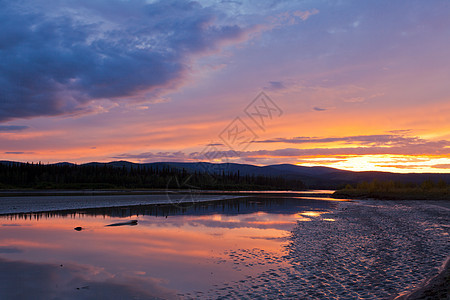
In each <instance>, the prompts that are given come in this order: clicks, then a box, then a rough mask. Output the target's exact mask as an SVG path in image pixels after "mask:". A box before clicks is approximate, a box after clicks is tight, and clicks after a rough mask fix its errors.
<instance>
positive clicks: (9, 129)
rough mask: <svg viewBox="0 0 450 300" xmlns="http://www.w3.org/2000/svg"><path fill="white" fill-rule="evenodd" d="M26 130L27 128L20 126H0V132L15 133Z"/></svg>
mask: <svg viewBox="0 0 450 300" xmlns="http://www.w3.org/2000/svg"><path fill="white" fill-rule="evenodd" d="M0 105H1V104H0ZM28 128H29V127H28V126H20V125H0V132H16V131H23V130H26V129H28Z"/></svg>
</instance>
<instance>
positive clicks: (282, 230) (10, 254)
mask: <svg viewBox="0 0 450 300" xmlns="http://www.w3.org/2000/svg"><path fill="white" fill-rule="evenodd" d="M335 205H336V204H335V202H333V201H325V200H319V199H307V198H282V197H247V198H241V199H233V200H229V201H214V202H205V203H198V204H197V205H195V206H188V207H182V206H173V205H167V206H163V205H159V206H135V207H126V208H115V209H90V210H84V211H66V212H58V213H40V214H15V215H3V216H0V224H1V228H0V230H1V231H0V266H1V267H0V273H1V275H0V276H1V277H0V279H1V280H0V282H3V283H0V287H1V289H2V290H3V292H5V293H6V295H10V296H15V297H29V298H33V299H39V298H42V299H49V298H51V297H54V298H58V297H63V298H92V299H94V298H96V297H109V298H121V297H126V298H133V297H134V298H136V299H145V298H150V297H151V296H157V297H161V298H176V297H177V296H180V295H183V296H185V297H195V296H202V295H205V293H207V292H208V291H210V290H214V289H221V288H224V287H226V286H227V284H228V283H231V282H239V280H244V279H246V278H249V276H256V275H257V274H259V273H261V272H264V271H267V270H268V269H270V268H277V267H280V266H278V265H277V264H278V263H279V264H282V260H279V259H277V258H280V257H282V256H283V255H284V254H285V251H286V250H285V246H286V243H287V237H289V235H290V231H291V230H292V229H293V228H294V226H295V224H296V223H297V221H305V222H307V221H308V220H309V216H316V215H320V214H322V213H325V212H328V211H330V210H331V209H333V208H334V207H335ZM131 220H137V221H138V223H137V225H124V226H106V225H110V224H115V223H123V222H127V221H131ZM330 221H332V220H330ZM75 227H82V230H81V231H76V230H74V228H75ZM11 274H14V275H11ZM5 280H6V282H5Z"/></svg>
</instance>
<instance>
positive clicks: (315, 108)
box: [313, 106, 327, 111]
mask: <svg viewBox="0 0 450 300" xmlns="http://www.w3.org/2000/svg"><path fill="white" fill-rule="evenodd" d="M313 109H314V110H315V111H325V110H327V109H326V108H320V107H317V106H315V107H314V108H313Z"/></svg>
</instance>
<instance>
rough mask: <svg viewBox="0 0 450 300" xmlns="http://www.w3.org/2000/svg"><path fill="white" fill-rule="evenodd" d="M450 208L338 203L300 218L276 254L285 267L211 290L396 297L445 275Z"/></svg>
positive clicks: (240, 294) (436, 291)
mask: <svg viewBox="0 0 450 300" xmlns="http://www.w3.org/2000/svg"><path fill="white" fill-rule="evenodd" d="M449 207H450V204H449V202H447V201H408V200H406V201H405V200H404V201H390V200H383V201H379V200H363V201H351V202H339V208H338V209H337V210H336V211H335V212H334V213H330V214H321V215H318V216H316V217H314V216H313V215H310V216H309V218H311V221H307V222H302V221H300V222H298V223H297V226H296V227H295V228H294V230H293V231H292V235H291V237H290V239H289V245H288V246H287V247H286V255H284V256H283V257H279V258H275V259H278V260H280V261H282V263H281V265H283V267H281V268H279V269H273V270H270V271H268V272H264V273H262V274H260V275H258V276H256V277H254V278H249V279H248V280H245V281H240V282H236V284H235V285H228V286H227V288H226V289H225V290H224V291H223V292H222V291H215V292H214V293H213V294H212V296H213V298H216V297H220V296H223V297H231V298H233V297H234V298H241V299H254V298H258V297H259V298H261V297H268V298H274V299H275V298H289V297H293V298H297V299H298V298H301V299H393V298H395V297H396V296H399V295H406V294H409V293H410V292H413V291H415V289H417V288H418V287H422V286H423V285H424V283H426V282H427V281H429V279H430V278H433V277H434V276H436V275H437V274H439V271H440V267H441V266H442V264H443V262H444V261H445V260H446V259H447V258H448V255H449V253H450V208H449ZM428 288H429V291H428V293H429V294H430V295H440V297H441V296H442V295H443V296H442V297H444V298H443V299H447V298H446V297H448V293H447V292H446V291H445V290H443V288H442V286H441V285H436V286H428ZM410 299H421V298H410ZM422 299H427V298H422ZM433 299H436V298H433ZM437 299H439V298H437Z"/></svg>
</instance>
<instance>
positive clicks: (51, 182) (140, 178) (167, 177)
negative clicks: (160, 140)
mask: <svg viewBox="0 0 450 300" xmlns="http://www.w3.org/2000/svg"><path fill="white" fill-rule="evenodd" d="M15 188H25V189H117V188H125V189H212V190H219V189H222V190H263V189H267V190H269V189H274V190H301V189H304V188H305V186H304V184H303V182H302V181H301V180H296V179H287V178H284V177H281V176H279V177H271V176H260V175H258V176H255V175H240V174H239V171H237V172H231V171H227V170H222V171H217V172H214V173H211V172H207V171H206V170H205V171H203V172H201V171H194V172H189V171H188V170H186V169H184V168H173V167H170V166H163V167H152V166H140V165H137V166H131V167H128V168H127V167H125V166H123V167H117V166H111V165H107V164H95V165H72V164H64V165H63V164H41V163H38V164H33V163H31V164H30V163H5V164H0V189H15Z"/></svg>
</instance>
